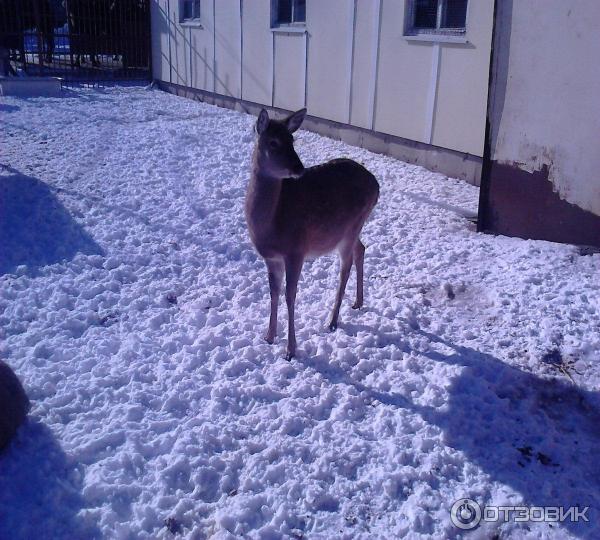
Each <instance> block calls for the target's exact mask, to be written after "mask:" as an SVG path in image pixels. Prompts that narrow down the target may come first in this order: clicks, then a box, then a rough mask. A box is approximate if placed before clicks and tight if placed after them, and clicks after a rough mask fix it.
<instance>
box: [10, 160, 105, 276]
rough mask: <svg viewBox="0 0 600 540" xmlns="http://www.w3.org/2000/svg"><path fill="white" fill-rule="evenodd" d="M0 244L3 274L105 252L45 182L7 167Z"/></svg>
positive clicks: (30, 269)
mask: <svg viewBox="0 0 600 540" xmlns="http://www.w3.org/2000/svg"><path fill="white" fill-rule="evenodd" d="M6 172H8V173H9V174H6ZM0 246H2V251H1V252H0V275H2V274H6V273H11V272H14V271H15V270H16V268H17V267H18V266H20V265H27V267H28V272H32V271H35V270H37V269H38V268H40V267H43V266H46V265H49V264H54V263H57V262H60V261H64V260H70V259H72V258H73V257H74V256H75V254H77V253H84V254H87V255H92V254H100V255H101V254H102V253H103V252H102V249H101V248H100V246H99V245H98V244H97V243H96V242H95V241H94V240H93V239H92V237H91V236H90V235H89V234H88V233H87V232H86V231H85V230H84V229H83V227H82V226H81V225H79V224H78V223H77V222H76V221H75V220H74V219H73V218H72V217H71V215H70V214H69V212H68V211H67V210H66V209H65V207H64V206H63V205H62V204H61V202H60V201H59V200H58V199H57V198H56V195H55V194H54V193H53V192H52V191H51V190H50V188H49V187H48V186H47V185H46V184H45V183H44V182H42V181H41V180H39V179H37V178H34V177H32V176H26V175H24V174H21V173H20V172H18V171H16V170H14V169H12V168H10V167H6V166H3V170H2V171H0Z"/></svg>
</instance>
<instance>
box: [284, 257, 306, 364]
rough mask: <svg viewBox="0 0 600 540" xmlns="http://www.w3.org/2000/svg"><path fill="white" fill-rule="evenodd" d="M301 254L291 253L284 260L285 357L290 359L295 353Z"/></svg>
mask: <svg viewBox="0 0 600 540" xmlns="http://www.w3.org/2000/svg"><path fill="white" fill-rule="evenodd" d="M303 262H304V261H303V259H302V256H301V255H292V256H290V257H287V258H286V260H285V302H286V304H287V308H288V345H287V355H286V359H287V360H291V359H292V358H293V357H294V356H295V355H296V329H295V327H294V304H295V302H296V290H297V289H298V279H300V272H301V271H302V263H303Z"/></svg>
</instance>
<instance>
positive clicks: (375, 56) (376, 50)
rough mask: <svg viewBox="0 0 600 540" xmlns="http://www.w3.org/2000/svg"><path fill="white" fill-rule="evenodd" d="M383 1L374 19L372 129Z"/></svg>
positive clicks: (379, 1) (370, 92)
mask: <svg viewBox="0 0 600 540" xmlns="http://www.w3.org/2000/svg"><path fill="white" fill-rule="evenodd" d="M381 2H382V0H377V5H376V10H377V17H376V18H375V19H374V21H375V24H374V30H375V31H374V34H375V37H374V43H373V57H372V58H371V64H372V66H373V72H372V76H371V80H370V86H369V108H370V111H369V114H370V117H371V118H370V119H371V129H372V130H374V129H375V114H376V109H377V78H378V76H379V47H380V45H381Z"/></svg>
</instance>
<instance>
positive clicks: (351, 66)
mask: <svg viewBox="0 0 600 540" xmlns="http://www.w3.org/2000/svg"><path fill="white" fill-rule="evenodd" d="M350 7H351V9H350V21H351V24H350V32H349V33H350V35H349V41H350V43H349V51H350V53H349V59H348V94H347V96H346V99H347V100H348V103H347V111H348V124H351V123H352V121H351V120H352V78H353V75H354V35H355V34H356V0H351V2H350Z"/></svg>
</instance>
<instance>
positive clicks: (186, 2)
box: [180, 0, 200, 22]
mask: <svg viewBox="0 0 600 540" xmlns="http://www.w3.org/2000/svg"><path fill="white" fill-rule="evenodd" d="M180 13H181V22H185V21H198V20H200V0H181V11H180Z"/></svg>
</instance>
